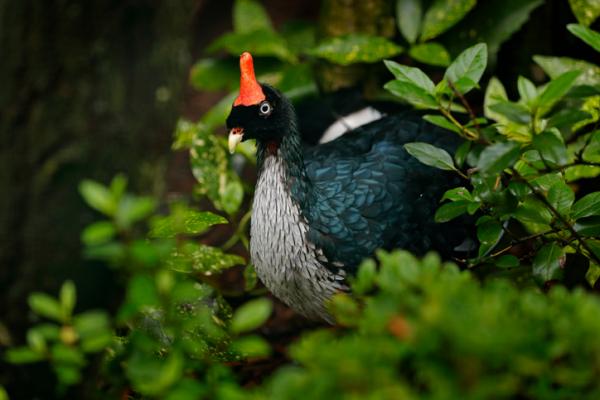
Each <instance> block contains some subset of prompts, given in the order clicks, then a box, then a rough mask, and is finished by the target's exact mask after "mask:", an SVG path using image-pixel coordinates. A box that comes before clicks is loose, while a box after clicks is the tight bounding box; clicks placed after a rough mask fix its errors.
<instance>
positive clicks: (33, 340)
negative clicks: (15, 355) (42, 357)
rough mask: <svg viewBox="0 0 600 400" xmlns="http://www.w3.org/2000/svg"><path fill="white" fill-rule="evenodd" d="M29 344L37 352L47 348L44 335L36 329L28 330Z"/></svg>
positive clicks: (42, 351)
mask: <svg viewBox="0 0 600 400" xmlns="http://www.w3.org/2000/svg"><path fill="white" fill-rule="evenodd" d="M27 344H28V345H29V348H30V349H32V350H33V351H35V352H36V353H44V352H45V351H46V349H47V347H46V339H45V338H44V335H42V334H41V333H40V332H39V331H37V330H36V329H30V330H29V331H27Z"/></svg>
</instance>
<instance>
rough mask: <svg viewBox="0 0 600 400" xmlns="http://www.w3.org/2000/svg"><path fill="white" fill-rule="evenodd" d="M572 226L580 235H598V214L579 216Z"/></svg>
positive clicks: (599, 234) (599, 228) (599, 221)
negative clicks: (586, 216)
mask: <svg viewBox="0 0 600 400" xmlns="http://www.w3.org/2000/svg"><path fill="white" fill-rule="evenodd" d="M573 228H575V230H576V231H577V233H579V234H580V235H581V236H600V216H595V217H588V218H580V219H579V220H577V222H576V223H575V225H573Z"/></svg>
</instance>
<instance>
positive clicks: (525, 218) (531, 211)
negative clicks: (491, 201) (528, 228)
mask: <svg viewBox="0 0 600 400" xmlns="http://www.w3.org/2000/svg"><path fill="white" fill-rule="evenodd" d="M513 216H514V217H515V218H516V219H517V220H519V221H521V222H523V223H526V224H528V223H532V224H537V225H548V224H549V223H550V221H551V220H552V213H551V212H550V210H548V207H546V206H545V205H544V203H542V202H541V201H539V200H538V199H536V198H535V197H533V196H528V197H526V198H525V200H524V201H523V202H522V203H521V204H520V205H519V207H518V208H517V210H516V211H515V212H514V213H513Z"/></svg>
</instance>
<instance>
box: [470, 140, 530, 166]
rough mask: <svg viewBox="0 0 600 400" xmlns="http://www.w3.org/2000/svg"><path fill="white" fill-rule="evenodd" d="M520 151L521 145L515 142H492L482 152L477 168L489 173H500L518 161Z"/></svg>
mask: <svg viewBox="0 0 600 400" xmlns="http://www.w3.org/2000/svg"><path fill="white" fill-rule="evenodd" d="M520 151H521V149H520V146H519V145H518V144H517V143H514V142H499V143H495V144H492V145H490V146H488V147H486V148H485V149H484V150H483V151H482V152H481V155H480V156H479V161H478V163H477V168H479V170H481V171H482V172H484V173H487V174H499V173H501V172H502V171H503V170H504V169H505V168H508V167H509V166H511V165H512V164H514V162H515V161H517V159H518V158H519V154H520Z"/></svg>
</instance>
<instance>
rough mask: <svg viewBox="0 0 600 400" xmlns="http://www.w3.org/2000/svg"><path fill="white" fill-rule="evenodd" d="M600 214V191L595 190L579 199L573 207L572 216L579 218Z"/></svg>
mask: <svg viewBox="0 0 600 400" xmlns="http://www.w3.org/2000/svg"><path fill="white" fill-rule="evenodd" d="M592 215H600V192H593V193H590V194H588V195H586V196H583V197H582V198H581V199H579V200H577V202H576V203H575V204H573V207H572V208H571V217H572V218H573V219H579V218H584V217H590V216H592Z"/></svg>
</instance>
